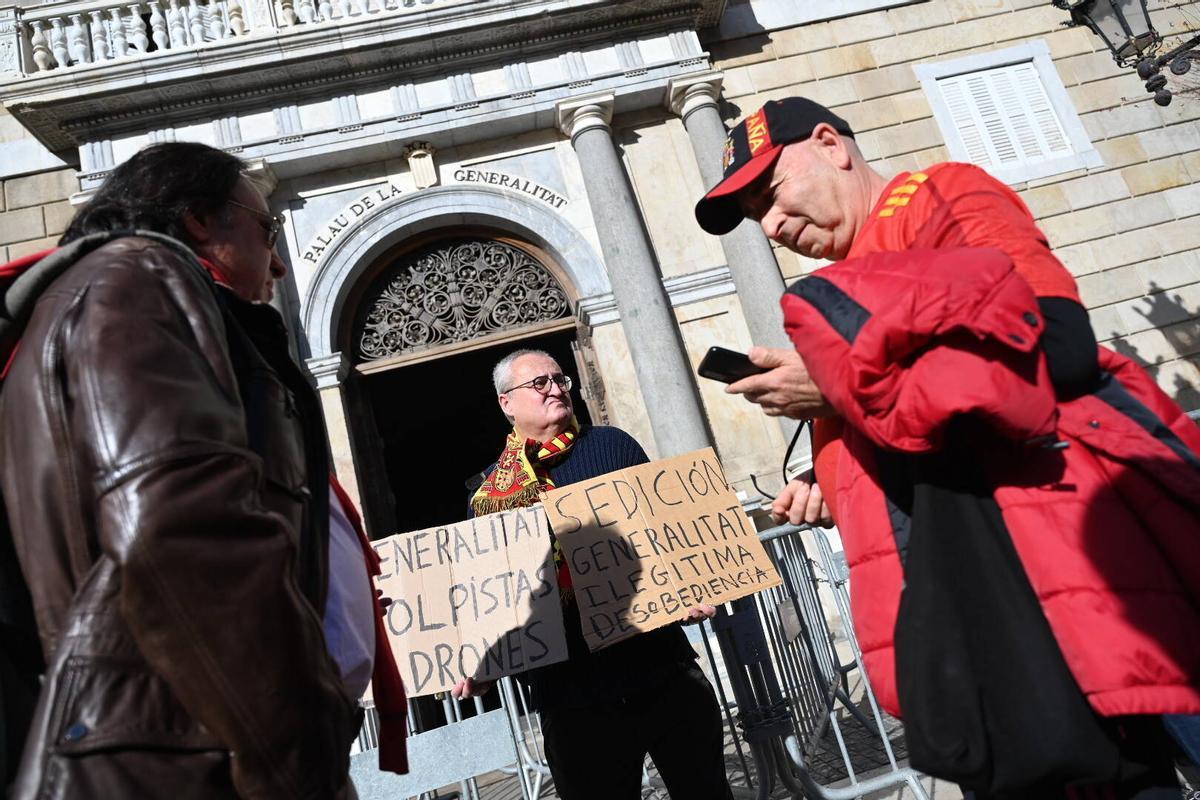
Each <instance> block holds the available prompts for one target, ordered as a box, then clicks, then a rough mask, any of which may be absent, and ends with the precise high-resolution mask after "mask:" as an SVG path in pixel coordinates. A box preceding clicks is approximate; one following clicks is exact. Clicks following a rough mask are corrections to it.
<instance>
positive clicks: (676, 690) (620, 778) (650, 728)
mask: <svg viewBox="0 0 1200 800" xmlns="http://www.w3.org/2000/svg"><path fill="white" fill-rule="evenodd" d="M542 732H543V734H544V735H545V745H546V759H547V760H548V761H549V762H550V774H551V775H553V776H554V788H555V790H556V791H557V792H558V796H559V797H561V798H562V800H639V798H640V797H641V796H642V762H643V761H644V760H645V758H646V754H647V753H649V754H650V758H652V759H654V765H655V766H656V767H657V768H658V772H659V774H660V775H661V776H662V778H663V781H664V782H665V783H666V785H667V792H669V793H670V795H671V797H672V798H673V800H731V799H732V796H733V795H732V793H731V792H730V790H729V780H728V779H727V778H726V776H725V758H724V746H725V732H724V729H723V725H722V721H721V708H720V705H719V704H718V703H717V698H716V695H715V694H714V692H713V688H712V685H711V684H710V683H709V682H708V679H707V678H705V677H704V673H703V672H701V671H700V668H699V667H698V666H691V667H688V668H687V669H686V670H683V671H682V672H680V673H679V676H678V677H677V678H674V679H672V680H671V681H669V682H668V683H667V684H666V685H665V686H663V687H662V688H661V689H659V690H658V691H656V692H653V693H648V694H646V695H644V696H641V697H638V698H636V699H627V700H624V701H621V702H616V703H606V704H600V703H597V704H595V705H592V706H587V707H584V708H551V709H548V710H546V711H544V712H543V713H542Z"/></svg>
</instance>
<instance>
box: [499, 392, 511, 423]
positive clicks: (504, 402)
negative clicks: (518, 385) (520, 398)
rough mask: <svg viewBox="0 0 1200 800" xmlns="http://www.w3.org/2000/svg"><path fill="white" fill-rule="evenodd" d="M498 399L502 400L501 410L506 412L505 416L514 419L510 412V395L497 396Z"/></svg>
mask: <svg viewBox="0 0 1200 800" xmlns="http://www.w3.org/2000/svg"><path fill="white" fill-rule="evenodd" d="M496 399H497V400H499V401H500V410H501V411H503V412H504V416H506V417H508V418H509V419H512V415H511V414H509V413H508V395H506V394H502V395H499V396H497V398H496Z"/></svg>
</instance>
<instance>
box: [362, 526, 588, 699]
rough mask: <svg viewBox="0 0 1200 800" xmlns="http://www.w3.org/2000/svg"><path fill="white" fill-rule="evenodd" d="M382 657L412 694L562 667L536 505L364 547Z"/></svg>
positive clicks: (545, 536)
mask: <svg viewBox="0 0 1200 800" xmlns="http://www.w3.org/2000/svg"><path fill="white" fill-rule="evenodd" d="M371 545H372V547H374V548H375V552H377V553H378V554H379V557H380V559H381V561H382V564H381V566H382V570H383V572H382V574H381V575H380V576H379V579H378V580H377V585H378V587H379V588H380V589H382V590H383V594H384V596H386V597H391V598H393V600H392V604H391V605H390V606H389V607H388V610H387V629H388V635H389V637H390V638H391V642H392V651H393V652H394V653H395V654H396V662H397V664H399V666H400V673H401V675H402V676H403V678H404V686H405V688H407V689H408V693H409V694H410V695H411V696H413V697H419V696H421V695H426V694H433V693H435V692H442V691H446V690H448V689H450V688H451V687H452V686H454V684H455V683H456V682H458V681H459V680H460V679H462V678H474V679H475V680H477V681H478V680H488V681H491V680H495V679H496V678H499V677H502V676H504V675H512V674H514V673H517V672H522V671H524V670H527V669H531V668H533V667H540V666H543V665H546V664H553V663H555V662H557V661H565V660H566V658H567V644H566V639H565V637H564V634H563V624H562V605H561V602H560V601H559V596H558V586H557V582H556V580H555V572H554V559H553V556H552V555H551V545H550V536H549V528H548V526H547V524H546V513H545V511H543V510H542V508H541V507H540V506H534V507H533V508H527V509H518V510H515V511H502V512H500V513H497V514H487V515H486V516H482V517H476V518H475V519H472V520H467V521H465V522H460V523H457V524H454V525H447V526H445V527H440V528H430V529H427V530H422V531H414V532H412V533H400V534H397V535H395V536H389V537H388V538H386V539H381V540H379V541H377V542H372V543H371Z"/></svg>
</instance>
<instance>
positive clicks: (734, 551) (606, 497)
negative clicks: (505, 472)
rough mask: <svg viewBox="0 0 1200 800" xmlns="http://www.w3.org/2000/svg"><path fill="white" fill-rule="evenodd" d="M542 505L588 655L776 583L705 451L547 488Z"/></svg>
mask: <svg viewBox="0 0 1200 800" xmlns="http://www.w3.org/2000/svg"><path fill="white" fill-rule="evenodd" d="M544 505H545V508H546V514H547V516H548V517H549V519H550V527H551V528H552V529H553V530H554V534H555V536H556V537H557V538H558V541H559V543H560V544H561V546H562V548H563V552H564V554H565V556H566V559H567V563H568V565H569V568H570V571H571V582H572V585H573V586H574V590H575V597H576V600H577V601H578V603H579V614H580V621H581V622H582V625H583V635H584V639H585V640H586V641H587V643H588V646H589V647H590V648H591V649H592V650H599V649H600V648H602V647H607V646H609V645H612V644H615V643H616V642H620V641H623V640H625V639H628V638H629V637H631V636H635V635H637V634H638V633H642V632H644V631H649V630H654V629H655V628H661V627H663V626H664V625H669V624H670V623H672V622H678V621H679V620H681V619H683V618H684V617H685V616H686V615H687V610H688V609H689V608H691V607H692V606H695V605H699V604H702V603H705V604H709V605H717V604H720V603H726V602H729V601H730V600H736V599H737V598H739V597H745V596H746V595H750V594H753V593H754V592H758V591H761V590H763V589H767V588H770V587H772V586H778V585H779V584H780V582H781V581H780V578H779V575H778V573H776V571H775V568H774V566H772V564H771V561H770V559H769V558H768V557H767V553H766V551H765V550H764V549H763V546H762V544H761V543H760V542H759V540H758V536H757V534H756V532H755V529H754V525H753V524H752V523H751V522H750V520H749V519H748V518H747V517H746V514H745V512H744V511H743V510H742V506H741V503H740V502H739V501H738V499H737V496H736V495H735V494H734V492H733V490H732V489H731V488H730V486H729V482H728V481H727V480H726V479H725V473H724V471H723V470H722V469H721V464H720V462H719V461H717V457H716V454H715V453H714V452H713V450H712V448H706V449H704V450H698V451H696V452H694V453H688V454H686V455H682V456H676V457H675V458H670V459H663V460H660V461H654V462H652V463H649V464H643V465H641V466H638V467H631V468H629V469H624V470H619V471H617V472H611V473H608V474H606V475H601V476H599V477H597V478H594V479H592V480H588V481H581V482H579V483H574V484H571V485H570V486H565V487H563V488H561V489H555V490H553V491H551V492H550V493H549V494H547V495H546V497H545V499H544Z"/></svg>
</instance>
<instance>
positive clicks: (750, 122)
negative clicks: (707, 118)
mask: <svg viewBox="0 0 1200 800" xmlns="http://www.w3.org/2000/svg"><path fill="white" fill-rule="evenodd" d="M822 122H825V123H828V124H829V125H831V126H833V128H834V130H836V131H837V132H838V133H840V134H842V135H843V136H854V131H853V130H851V129H850V125H849V123H847V122H846V120H844V119H842V118H841V117H839V116H838V115H837V114H834V113H833V112H832V111H830V110H829V109H828V108H826V107H825V106H823V105H821V104H820V103H814V102H813V101H812V100H809V99H808V98H806V97H788V98H785V99H783V100H771V101H770V102H768V103H767V104H766V105H764V106H763V107H762V108H760V109H759V110H758V111H755V112H754V113H753V114H751V115H750V116H748V117H746V118H745V119H744V120H742V121H741V122H739V123H738V124H737V126H736V127H735V128H734V129H733V130H731V131H730V132H729V138H727V139H726V140H725V158H724V161H723V166H724V169H725V177H723V178H722V179H721V182H720V183H718V184H717V185H716V186H714V187H713V188H712V189H710V190H709V191H708V194H706V195H704V197H702V198H700V202H699V203H697V204H696V221H697V222H699V223H700V227H701V228H703V229H704V230H706V231H708V232H709V233H711V234H713V235H714V236H722V235H724V234H726V233H729V232H730V231H731V230H733V229H734V228H736V227H737V226H738V224H739V223H741V221H742V220H743V219H744V218H745V215H743V214H742V209H741V207H740V206H739V205H738V203H737V198H736V194H737V193H738V192H739V191H741V190H742V189H745V188H746V187H747V186H749V185H750V184H751V183H753V182H754V181H755V179H756V178H758V177H759V176H761V175H762V174H763V173H764V172H766V171H767V170H768V169H770V168H771V166H772V165H773V164H774V163H775V159H777V158H779V153H780V152H781V151H782V150H783V146H784V145H787V144H791V143H792V142H800V141H803V140H805V139H807V138H808V137H809V136H811V135H812V132H813V128H815V127H817V126H818V125H820V124H821V123H822Z"/></svg>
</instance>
